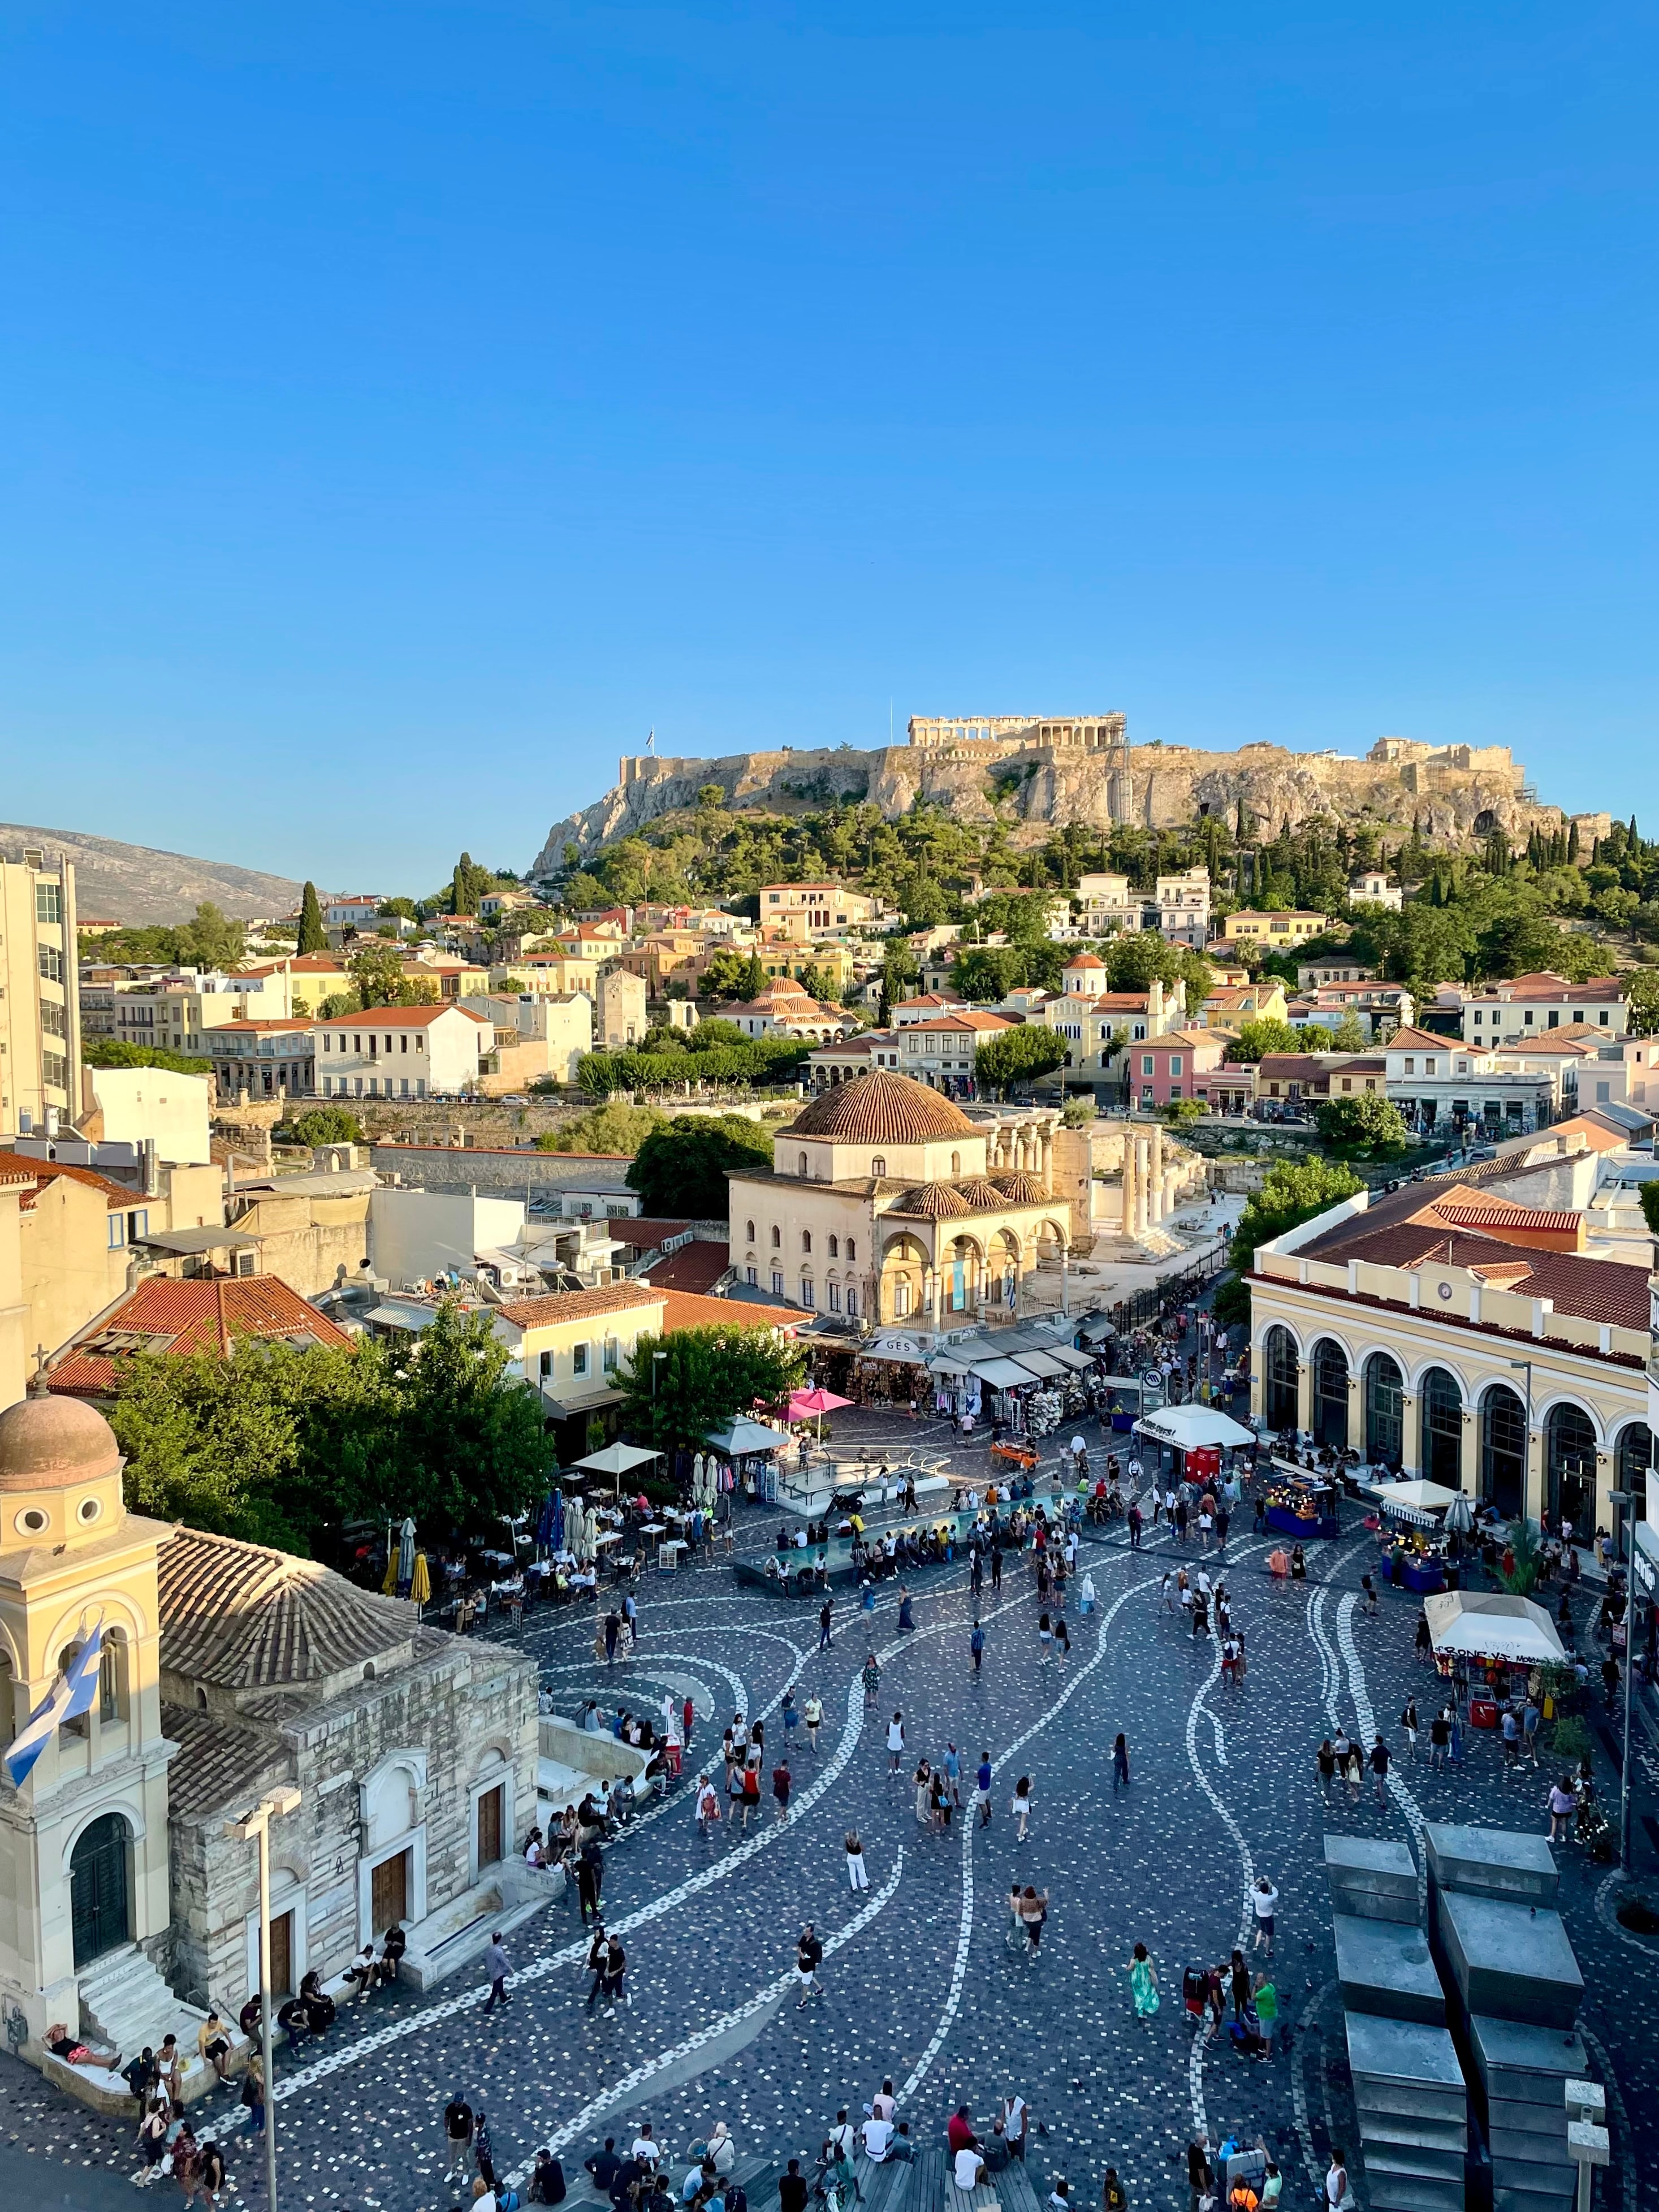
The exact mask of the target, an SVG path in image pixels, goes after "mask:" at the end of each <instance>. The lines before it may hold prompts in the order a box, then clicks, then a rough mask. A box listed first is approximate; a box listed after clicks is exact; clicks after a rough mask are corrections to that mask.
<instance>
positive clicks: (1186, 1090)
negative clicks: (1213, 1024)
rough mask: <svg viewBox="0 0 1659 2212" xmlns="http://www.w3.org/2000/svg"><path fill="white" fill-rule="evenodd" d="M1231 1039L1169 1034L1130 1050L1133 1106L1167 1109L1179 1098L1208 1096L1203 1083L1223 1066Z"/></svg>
mask: <svg viewBox="0 0 1659 2212" xmlns="http://www.w3.org/2000/svg"><path fill="white" fill-rule="evenodd" d="M1231 1042H1232V1039H1231V1036H1217V1035H1216V1034H1215V1032H1214V1031H1213V1030H1165V1031H1164V1035H1163V1036H1156V1037H1147V1038H1146V1040H1145V1041H1144V1042H1141V1043H1139V1044H1134V1045H1130V1046H1128V1047H1127V1048H1126V1055H1125V1056H1126V1059H1127V1068H1126V1070H1125V1073H1126V1076H1127V1088H1128V1093H1129V1097H1130V1100H1131V1102H1132V1103H1133V1104H1134V1105H1136V1106H1139V1107H1141V1108H1143V1109H1144V1108H1146V1107H1149V1106H1150V1107H1157V1106H1167V1105H1168V1104H1169V1103H1170V1101H1171V1100H1172V1099H1176V1098H1199V1097H1203V1096H1204V1087H1205V1086H1204V1080H1203V1079H1204V1078H1205V1077H1206V1076H1208V1075H1210V1074H1212V1073H1213V1072H1214V1070H1215V1069H1217V1068H1218V1067H1219V1066H1220V1065H1221V1063H1222V1061H1223V1060H1224V1059H1225V1057H1226V1051H1227V1047H1228V1046H1229V1044H1231Z"/></svg>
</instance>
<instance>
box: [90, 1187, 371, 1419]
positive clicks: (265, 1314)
mask: <svg viewBox="0 0 1659 2212" xmlns="http://www.w3.org/2000/svg"><path fill="white" fill-rule="evenodd" d="M129 1195H130V1194H129ZM117 1335H118V1336H120V1337H123V1338H126V1337H136V1338H137V1339H139V1340H140V1342H139V1344H137V1345H134V1344H131V1343H123V1344H121V1345H120V1346H118V1347H110V1346H108V1345H107V1341H106V1340H108V1339H109V1338H110V1337H112V1336H117ZM239 1336H264V1337H287V1338H307V1339H309V1340H312V1341H313V1342H315V1343H317V1344H321V1345H329V1346H337V1347H340V1348H343V1349H348V1350H349V1347H350V1344H351V1339H350V1338H349V1336H348V1335H347V1334H346V1333H345V1331H344V1330H343V1328H337V1327H336V1325H335V1324H334V1322H331V1321H330V1319H329V1318H328V1316H327V1315H326V1314H322V1313H319V1312H318V1310H317V1309H316V1307H315V1306H313V1304H310V1303H309V1301H308V1300H307V1299H305V1298H302V1297H301V1296H300V1293H299V1292H298V1291H296V1290H294V1289H291V1288H290V1287H289V1285H288V1284H287V1283H285V1282H283V1279H281V1277H280V1276H277V1275H240V1276H234V1277H231V1278H229V1279H225V1280H222V1281H212V1282H206V1281H200V1280H195V1279H192V1280H191V1281H188V1282H173V1281H171V1280H169V1279H167V1277H166V1276H162V1275H151V1276H149V1277H147V1278H146V1279H145V1280H144V1281H143V1282H142V1283H140V1284H138V1285H137V1287H136V1288H135V1289H134V1291H133V1292H132V1294H131V1297H127V1298H124V1299H123V1300H122V1302H121V1304H119V1305H118V1306H117V1307H115V1308H114V1310H112V1311H111V1312H107V1313H105V1314H102V1315H100V1316H99V1319H98V1321H97V1322H96V1323H95V1324H94V1325H93V1326H92V1327H91V1328H88V1330H86V1331H85V1332H83V1334H82V1337H81V1338H80V1340H78V1341H77V1343H76V1348H75V1350H74V1351H73V1352H70V1355H69V1357H68V1358H66V1359H64V1360H63V1361H61V1362H60V1363H59V1364H58V1365H57V1366H56V1367H54V1368H53V1369H52V1370H51V1374H50V1377H49V1380H50V1383H51V1386H52V1389H53V1390H54V1391H59V1392H62V1393H63V1394H64V1395H65V1396H69V1397H82V1398H96V1397H103V1396H105V1395H107V1394H108V1392H109V1391H110V1389H112V1386H113V1383H114V1380H115V1374H116V1370H117V1366H118V1362H119V1360H120V1358H121V1356H122V1353H123V1352H128V1351H133V1350H137V1349H143V1350H144V1351H149V1352H178V1353H179V1354H181V1355H182V1354H185V1353H188V1352H218V1353H220V1354H221V1356H223V1355H224V1354H225V1353H227V1352H229V1350H230V1348H231V1346H232V1344H233V1343H234V1341H235V1340H236V1338H237V1337H239ZM144 1340H148V1341H144ZM100 1347H102V1348H100Z"/></svg>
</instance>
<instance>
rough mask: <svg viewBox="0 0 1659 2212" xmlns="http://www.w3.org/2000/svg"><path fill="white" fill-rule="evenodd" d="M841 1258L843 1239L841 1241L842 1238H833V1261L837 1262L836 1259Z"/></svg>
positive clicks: (831, 1246)
mask: <svg viewBox="0 0 1659 2212" xmlns="http://www.w3.org/2000/svg"><path fill="white" fill-rule="evenodd" d="M840 1256H841V1239H840V1237H831V1238H830V1239H829V1257H830V1258H831V1259H832V1260H836V1259H839V1258H840Z"/></svg>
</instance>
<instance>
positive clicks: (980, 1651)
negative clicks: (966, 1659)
mask: <svg viewBox="0 0 1659 2212" xmlns="http://www.w3.org/2000/svg"><path fill="white" fill-rule="evenodd" d="M968 1650H969V1656H971V1657H972V1659H973V1662H974V1672H975V1674H978V1672H979V1668H980V1662H981V1660H982V1659H983V1658H984V1656H985V1631H984V1630H983V1629H982V1628H981V1626H980V1625H979V1622H978V1620H975V1622H974V1626H973V1632H972V1633H971V1634H970V1635H969V1638H968Z"/></svg>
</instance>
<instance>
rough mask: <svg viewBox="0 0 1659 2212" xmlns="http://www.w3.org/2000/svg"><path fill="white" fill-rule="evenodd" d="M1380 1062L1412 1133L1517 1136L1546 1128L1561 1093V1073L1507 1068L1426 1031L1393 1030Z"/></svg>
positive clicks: (1494, 1058) (1490, 1056) (1491, 1056)
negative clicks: (1453, 1130)
mask: <svg viewBox="0 0 1659 2212" xmlns="http://www.w3.org/2000/svg"><path fill="white" fill-rule="evenodd" d="M1384 1058H1385V1060H1386V1066H1387V1088H1388V1094H1389V1098H1390V1099H1391V1100H1392V1101H1393V1102H1394V1103H1395V1105H1396V1106H1398V1107H1399V1109H1400V1110H1401V1113H1402V1114H1403V1115H1405V1117H1406V1120H1407V1123H1408V1124H1409V1125H1410V1126H1411V1127H1413V1128H1415V1129H1419V1130H1428V1129H1434V1128H1440V1129H1444V1128H1447V1127H1455V1128H1460V1129H1461V1128H1468V1129H1470V1130H1473V1129H1474V1128H1476V1127H1479V1128H1480V1130H1482V1131H1484V1132H1485V1133H1486V1135H1487V1136H1488V1137H1492V1138H1496V1137H1518V1136H1521V1135H1523V1134H1525V1133H1528V1132H1529V1131H1531V1130H1534V1129H1541V1128H1545V1127H1547V1126H1548V1124H1549V1121H1550V1119H1551V1114H1552V1109H1553V1101H1554V1099H1555V1098H1556V1097H1558V1096H1559V1074H1555V1075H1552V1074H1547V1073H1534V1072H1532V1071H1530V1070H1528V1069H1525V1068H1518V1067H1516V1066H1506V1065H1505V1064H1504V1061H1503V1060H1501V1059H1499V1058H1498V1056H1497V1055H1495V1054H1492V1053H1485V1052H1480V1051H1471V1050H1470V1049H1469V1048H1468V1047H1467V1046H1464V1045H1460V1044H1458V1043H1457V1042H1456V1041H1455V1039H1454V1038H1451V1037H1443V1036H1436V1035H1435V1034H1434V1033H1433V1032H1432V1031H1431V1030H1416V1029H1403V1030H1396V1031H1395V1034H1394V1036H1391V1037H1390V1038H1389V1042H1388V1046H1387V1048H1386V1051H1385V1054H1384Z"/></svg>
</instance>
